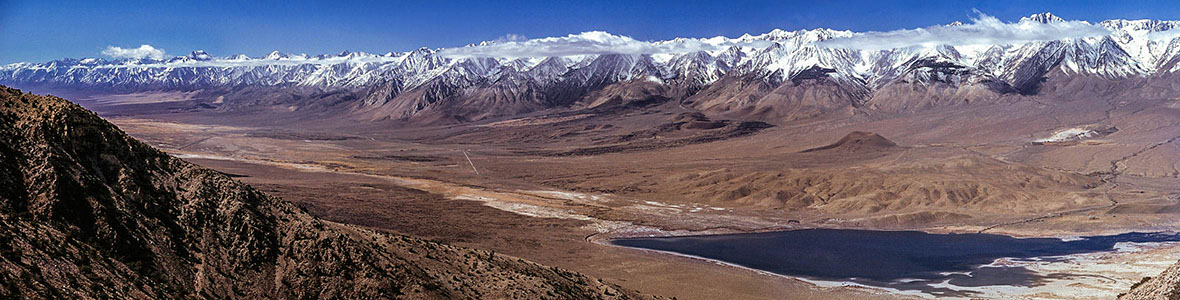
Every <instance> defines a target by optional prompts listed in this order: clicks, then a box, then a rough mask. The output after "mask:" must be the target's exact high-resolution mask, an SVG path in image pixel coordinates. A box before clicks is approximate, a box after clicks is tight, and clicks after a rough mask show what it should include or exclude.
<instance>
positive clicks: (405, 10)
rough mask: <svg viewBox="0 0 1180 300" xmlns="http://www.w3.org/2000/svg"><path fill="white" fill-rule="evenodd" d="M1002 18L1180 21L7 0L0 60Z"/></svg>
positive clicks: (868, 9)
mask: <svg viewBox="0 0 1180 300" xmlns="http://www.w3.org/2000/svg"><path fill="white" fill-rule="evenodd" d="M973 9H978V10H980V11H982V12H984V13H986V14H988V15H992V16H995V17H997V18H999V19H1000V20H1003V21H1014V20H1016V19H1019V18H1020V17H1021V16H1025V15H1029V14H1033V13H1037V12H1042V11H1052V12H1053V13H1055V14H1057V15H1059V16H1061V17H1063V18H1065V19H1069V20H1074V19H1076V20H1087V21H1099V20H1105V19H1112V18H1127V19H1141V18H1151V19H1180V6H1178V5H1175V4H1174V3H1171V2H1169V1H1137V2H1130V1H1127V2H1116V1H1044V2H1031V1H815V0H810V1H691V0H685V1H535V2H529V1H407V2H387V1H381V2H363V1H362V2H348V3H336V1H324V2H314V1H282V2H277V1H275V2H271V1H257V2H254V1H241V2H239V1H202V2H187V1H110V2H103V1H12V0H0V63H11V62H17V61H46V60H52V59H59V58H63V57H99V56H102V54H101V52H102V50H103V49H104V48H106V47H107V46H118V47H125V48H132V47H138V46H139V45H141V44H150V45H152V46H154V47H156V48H160V49H164V50H165V51H167V53H168V54H169V55H184V54H187V53H189V51H192V50H195V49H204V50H206V51H208V52H209V53H211V54H213V55H216V56H226V55H230V54H237V53H244V54H247V55H250V56H261V55H264V54H266V53H268V52H270V51H272V50H279V51H283V52H293V53H308V54H322V53H336V52H340V51H342V50H354V51H366V52H375V53H384V52H388V51H406V50H412V49H416V48H418V47H423V46H426V47H432V48H437V47H454V46H462V45H465V44H468V43H473V42H478V41H484V40H493V39H496V38H499V37H502V36H505V35H507V34H515V35H522V36H525V37H529V38H538V37H547V36H564V35H567V34H571V33H579V32H584V31H591V30H603V31H607V32H611V33H614V34H621V35H627V36H631V37H634V38H636V39H639V40H661V39H669V38H673V37H678V36H682V37H711V36H716V35H725V36H738V35H741V34H743V33H755V34H757V33H764V32H767V31H770V30H771V29H774V28H782V29H787V30H795V29H804V28H817V27H827V28H835V29H847V30H854V31H885V30H894V29H903V28H916V27H924V26H929V25H934V24H944V23H949V22H952V21H964V22H967V21H969V20H970V18H972V17H974V16H975V14H974V13H973Z"/></svg>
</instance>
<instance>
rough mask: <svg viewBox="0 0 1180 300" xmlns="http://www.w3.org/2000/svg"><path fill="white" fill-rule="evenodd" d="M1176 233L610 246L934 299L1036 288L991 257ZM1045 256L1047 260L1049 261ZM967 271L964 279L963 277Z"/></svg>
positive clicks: (855, 234) (801, 236) (866, 235)
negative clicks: (995, 288) (978, 290)
mask: <svg viewBox="0 0 1180 300" xmlns="http://www.w3.org/2000/svg"><path fill="white" fill-rule="evenodd" d="M1176 241H1180V234H1175V233H1138V232H1133V233H1124V234H1119V235H1109V236H1090V237H1083V238H1079V239H1074V240H1068V241H1065V240H1061V239H1056V238H1015V237H1010V236H1004V235H995V234H930V233H924V232H918V231H873V230H844V229H806V230H793V231H780V232H767V233H748V234H728V235H707V236H685V237H658V238H631V239H618V240H614V241H612V243H614V244H615V245H619V246H626V247H635V248H643V249H651V250H660V251H668V252H675V253H679V254H685V255H692V256H698V257H703V258H709V259H715V260H719V261H723V262H727V263H732V264H736V265H740V266H744V267H749V268H753V269H758V270H763V271H768V272H772V273H776V274H782V275H789V276H798V277H804V278H808V279H817V280H834V281H852V282H857V283H861V284H865V285H871V286H880V287H889V288H896V289H900V290H919V291H923V292H926V293H930V294H933V295H939V296H970V292H966V291H954V290H951V289H946V288H935V287H931V286H930V284H933V283H941V282H943V281H947V280H949V283H950V284H952V285H956V286H963V287H970V286H976V287H978V286H989V285H1013V286H1035V285H1038V284H1039V283H1040V282H1041V281H1042V280H1045V279H1046V276H1070V275H1069V274H1055V275H1038V274H1035V273H1034V272H1031V271H1030V270H1028V269H1025V268H1023V267H981V266H983V265H987V264H990V263H992V262H993V261H995V260H996V259H998V258H1013V259H1033V258H1037V259H1042V260H1044V259H1046V258H1047V257H1053V256H1062V255H1070V254H1080V253H1090V252H1100V251H1110V250H1113V249H1114V246H1115V244H1116V243H1119V242H1135V243H1143V242H1176ZM1048 259H1051V258H1048ZM965 272H970V274H969V275H967V274H963V273H965Z"/></svg>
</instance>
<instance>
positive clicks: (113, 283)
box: [0, 87, 643, 299]
mask: <svg viewBox="0 0 1180 300" xmlns="http://www.w3.org/2000/svg"><path fill="white" fill-rule="evenodd" d="M0 270H3V271H2V272H0V298H5V299H55V298H76V299H233V298H249V299H392V298H409V299H423V298H427V299H430V298H433V299H454V298H471V299H478V298H493V299H509V298H520V299H541V298H565V299H627V298H637V297H640V298H642V297H643V296H641V295H637V294H635V293H634V292H632V291H624V290H621V289H620V288H619V287H617V286H614V285H610V284H605V283H602V282H601V281H599V280H596V279H592V278H588V277H585V276H582V275H580V274H577V273H573V272H568V271H564V270H560V269H557V268H549V267H544V266H540V265H537V264H534V263H530V262H526V261H523V260H520V259H517V258H512V257H506V256H503V255H496V254H494V253H491V252H488V251H480V250H472V249H465V248H459V247H453V246H448V245H443V244H438V243H434V242H429V241H424V240H419V239H416V238H413V237H407V236H400V235H392V234H383V233H378V232H374V231H372V230H367V229H363V228H358V227H354V226H351V225H343V224H337V223H331V222H326V221H322V220H319V219H316V218H314V217H312V216H310V215H308V214H307V213H305V212H304V211H302V210H301V209H299V208H297V207H296V206H294V205H293V204H291V203H288V202H285V201H283V200H280V199H276V198H273V197H270V196H267V195H265V194H263V193H261V192H259V191H257V190H255V189H253V188H251V187H249V186H247V185H245V184H242V183H240V182H238V181H235V180H233V179H230V178H229V177H227V176H225V175H223V174H221V173H218V172H216V171H213V170H209V169H205V168H202V167H199V166H196V165H193V164H190V163H187V162H185V161H183V160H180V159H178V158H174V157H172V156H169V155H167V154H165V153H163V152H161V151H159V150H156V149H154V148H152V147H150V146H148V145H146V144H143V143H141V142H139V141H137V140H135V139H133V138H131V137H128V136H127V135H125V134H124V133H123V132H122V131H120V130H119V129H118V128H116V127H115V126H114V125H112V124H110V123H107V122H106V121H104V120H102V119H101V118H99V117H98V116H96V115H95V114H94V113H91V112H89V111H87V110H85V109H83V108H81V107H80V106H78V105H75V104H73V103H70V102H67V101H66V100H63V99H60V98H56V97H47V96H36V95H31V94H25V93H21V91H20V90H16V89H11V88H7V87H0Z"/></svg>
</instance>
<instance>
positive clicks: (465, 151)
mask: <svg viewBox="0 0 1180 300" xmlns="http://www.w3.org/2000/svg"><path fill="white" fill-rule="evenodd" d="M108 118H109V119H110V120H111V121H112V122H114V123H116V124H118V125H119V126H120V127H121V128H122V129H124V130H125V131H127V132H128V133H130V134H131V135H133V136H135V137H137V138H139V139H142V140H144V141H146V142H148V143H150V144H152V145H153V146H156V147H158V148H160V149H163V150H165V151H168V152H169V153H171V154H173V155H175V156H178V157H182V158H185V159H187V160H189V161H192V162H194V163H197V164H200V165H203V166H206V167H210V168H213V169H215V170H219V171H222V172H225V173H228V174H231V175H233V176H238V179H239V180H242V181H244V182H246V183H249V184H251V185H253V186H255V187H258V188H260V189H262V190H264V191H266V192H268V193H269V194H272V195H276V196H279V197H282V198H284V199H286V200H289V201H292V202H295V203H297V204H299V205H300V206H302V207H304V208H306V209H307V210H308V211H309V212H311V213H312V214H314V215H317V216H320V217H323V218H325V219H328V220H332V221H338V222H343V223H351V224H357V225H362V226H366V227H371V228H376V229H381V230H388V231H392V232H399V233H406V234H411V235H415V236H419V237H424V238H428V239H433V240H438V241H443V242H447V243H452V244H456V245H461V246H468V247H474V248H480V249H488V250H494V251H498V252H502V253H506V254H510V255H513V256H518V257H523V258H526V259H530V260H533V261H537V262H539V263H542V264H546V265H553V266H558V267H563V268H568V269H571V270H576V271H579V272H583V273H585V274H588V275H591V276H595V277H600V278H604V279H608V280H611V281H614V282H616V283H618V284H620V285H623V286H625V287H628V288H634V289H638V290H640V291H643V292H645V293H651V294H657V295H665V296H674V297H677V298H678V299H715V298H719V297H727V298H735V297H736V298H746V299H770V298H783V297H788V298H817V299H818V298H839V299H886V298H897V297H905V296H904V295H900V294H895V293H889V292H885V291H882V290H878V289H869V288H862V287H855V286H845V285H844V284H840V283H836V284H834V285H833V284H832V283H827V284H820V285H816V284H813V283H809V282H805V281H802V280H798V279H793V278H788V277H783V276H772V275H767V274H765V273H762V272H756V271H752V270H748V269H743V268H737V267H733V266H728V265H724V264H718V263H714V262H708V261H702V260H698V259H692V258H684V257H679V256H672V255H667V254H660V253H653V252H648V251H641V250H635V249H628V248H622V247H615V246H610V245H608V244H606V243H604V242H603V241H605V240H608V239H610V238H615V237H627V236H653V235H655V236H658V235H684V234H710V233H735V232H756V231H769V230H785V229H797V228H815V227H824V228H864V229H890V230H898V229H906V230H922V231H928V232H981V231H982V232H988V233H1001V234H1010V235H1016V236H1065V237H1068V236H1082V235H1095V234H1105V233H1117V232H1126V231H1166V230H1175V229H1176V228H1180V221H1178V220H1177V219H1175V218H1172V217H1170V216H1171V213H1169V212H1171V211H1174V210H1175V209H1176V208H1177V207H1180V204H1177V203H1176V198H1175V195H1176V192H1177V191H1176V189H1177V184H1176V183H1177V179H1176V178H1175V175H1172V174H1166V172H1165V174H1164V175H1163V176H1159V174H1156V173H1158V172H1157V171H1156V169H1153V168H1158V167H1159V166H1158V164H1156V163H1152V162H1151V161H1160V159H1161V158H1160V157H1162V159H1163V160H1165V161H1166V159H1167V157H1169V156H1168V155H1169V154H1168V153H1161V151H1162V149H1161V147H1160V145H1163V146H1165V147H1166V148H1167V149H1175V147H1176V146H1175V145H1174V142H1175V141H1174V140H1171V141H1170V142H1164V143H1162V144H1150V145H1148V146H1146V147H1140V146H1137V145H1120V143H1115V142H1105V143H1103V142H1091V143H1089V144H1077V145H1073V146H1064V147H1059V146H1036V145H1029V144H1028V143H1026V142H1019V141H1017V142H1013V141H1004V140H1003V139H1002V138H996V137H987V136H980V135H975V136H971V138H974V139H980V140H982V141H980V142H976V143H966V142H963V141H962V140H963V138H953V139H947V138H941V137H940V138H924V137H922V136H921V134H920V133H909V134H905V133H901V131H900V130H899V129H896V128H898V126H900V125H897V124H895V123H896V122H900V121H890V120H884V121H878V122H875V123H870V124H868V125H866V123H863V122H850V121H847V120H839V119H833V120H820V121H816V122H814V123H808V124H796V125H793V126H779V127H774V128H771V129H767V130H764V131H763V132H760V133H757V134H755V135H754V136H756V137H757V138H750V137H740V136H738V137H730V138H727V139H724V140H722V141H714V142H710V143H688V144H685V145H675V146H674V147H667V146H665V147H659V146H657V147H655V149H657V150H656V151H642V150H640V151H626V150H624V151H615V152H609V153H604V154H596V155H592V156H587V155H548V154H546V153H555V152H560V151H558V150H562V149H578V147H579V145H585V144H592V143H591V142H587V141H588V140H591V139H594V138H601V137H587V138H585V139H586V140H576V139H575V140H573V141H572V142H569V143H560V142H559V143H545V142H531V143H518V144H511V143H508V144H504V143H501V144H497V143H478V139H479V138H480V137H479V135H480V134H483V133H486V132H490V134H493V135H494V134H509V133H503V132H497V131H495V130H487V131H479V130H476V131H474V132H475V133H474V134H473V133H465V132H464V131H463V130H470V129H467V128H460V129H453V128H450V129H440V130H437V131H426V132H416V131H402V132H395V133H389V132H388V131H383V130H372V131H365V130H358V131H355V132H347V133H342V132H339V131H325V130H315V129H302V128H297V127H283V126H259V125H256V124H245V123H238V124H235V123H234V121H232V120H230V121H223V122H217V123H213V122H207V121H204V120H209V118H207V117H202V118H195V119H194V117H192V116H186V115H184V114H173V115H144V116H138V115H124V116H117V115H116V116H110V117H108ZM197 120H201V121H197ZM567 120H568V118H567ZM574 120H575V121H576V120H577V118H574ZM534 123H535V122H534ZM542 123H544V122H542ZM636 123H639V121H636ZM492 124H493V126H495V125H496V124H497V123H492ZM498 124H504V123H502V122H501V123H498ZM579 126H580V125H579ZM627 126H635V127H636V128H642V127H643V126H647V125H646V124H639V125H634V123H625V122H621V125H619V127H622V128H623V129H615V131H618V132H625V131H626V130H627V129H625V128H627ZM1045 127H1046V128H1049V129H1045V130H1041V131H1046V130H1051V128H1052V127H1051V126H1048V125H1046V126H1045ZM864 128H874V129H876V130H877V131H878V132H885V133H886V135H887V136H894V137H898V138H894V140H900V141H901V142H900V143H899V144H901V146H899V147H893V146H887V145H886V146H883V147H884V148H881V149H868V150H863V149H858V148H849V147H850V146H849V147H836V148H833V149H835V150H831V149H828V150H823V151H842V152H823V151H816V152H819V153H818V154H817V153H816V152H803V153H800V151H803V150H806V149H812V148H816V147H819V146H823V145H824V144H828V143H832V142H834V141H836V140H838V139H839V138H840V136H841V135H844V134H845V133H847V132H849V131H852V130H858V129H864ZM558 129H560V128H558ZM908 130H911V132H912V130H913V129H908ZM938 130H942V129H939V128H934V129H933V130H932V131H933V132H938ZM521 131H524V132H526V134H528V131H527V130H521ZM890 131H896V132H897V133H893V134H892V135H889V132H890ZM327 132H332V133H327ZM512 132H519V131H512ZM1147 132H1148V133H1149V134H1148V135H1146V137H1145V138H1144V139H1161V138H1152V137H1151V135H1150V133H1151V132H1150V131H1147ZM609 134H610V133H606V134H601V135H603V136H609ZM1166 134H1168V133H1167V132H1165V133H1164V135H1166ZM948 135H951V136H962V135H956V134H948ZM1030 135H1032V134H1030ZM404 137H410V138H404ZM509 137H510V136H509ZM456 138H459V139H467V138H470V139H475V140H477V142H474V143H472V142H468V143H460V142H456V141H455V140H454V139H456ZM485 138H487V137H485ZM521 138H522V139H527V138H529V137H528V136H525V137H521ZM549 138H551V139H556V138H552V137H549ZM659 138H660V137H659V135H658V134H657V135H656V137H654V138H653V139H657V140H658V139H659ZM488 139H496V140H503V139H508V138H506V137H504V136H497V137H491V138H488ZM989 139H990V140H991V141H988V140H989ZM1162 139H1163V140H1167V138H1166V137H1164V138H1162ZM924 140H938V141H942V142H939V143H932V142H924ZM948 140H949V141H948ZM956 140H958V141H956ZM625 145H629V144H625ZM1153 146H1154V147H1153ZM1071 147H1073V148H1080V149H1073V150H1071V151H1063V150H1062V149H1061V148H1071ZM547 151H548V152H547ZM1169 151H1172V150H1169ZM1055 152H1056V153H1055ZM538 153H539V154H538ZM1079 155H1080V156H1089V158H1087V159H1086V161H1085V162H1082V163H1078V162H1077V160H1073V159H1068V160H1067V159H1063V158H1061V157H1067V156H1079ZM1106 156H1118V157H1116V158H1114V159H1112V162H1110V163H1107V164H1102V163H1100V161H1103V160H1104V159H1105V157H1106ZM1152 156H1156V158H1154V160H1151V159H1149V158H1148V157H1152ZM1140 159H1148V160H1147V162H1145V163H1139V162H1136V160H1140ZM1016 160H1019V161H1021V163H1019V164H1018V163H1013V162H1012V161H1016ZM1111 165H1115V168H1116V172H1113V173H1106V174H1102V173H1101V172H1103V171H1109V170H1110V169H1109V168H1110V167H1111ZM1104 168H1105V170H1104ZM782 170H788V171H782ZM477 172H478V173H477ZM1153 172H1154V173H1153ZM1088 173H1089V174H1088ZM801 174H803V175H801ZM807 174H820V176H818V177H809V175H807ZM948 174H950V176H952V177H953V176H961V177H960V178H948ZM768 178H769V179H768ZM898 178H904V179H907V180H911V181H900V182H899V181H897V179H898ZM988 178H991V179H988ZM996 178H999V179H996ZM1004 178H1019V180H1017V181H1016V182H1007V181H1004V180H1002V179H1004ZM792 180H793V181H808V182H809V183H808V184H807V186H828V187H832V186H835V187H838V188H830V189H828V190H827V191H832V193H833V194H831V195H829V197H831V199H811V198H807V197H799V195H792V194H791V193H797V191H795V190H792V188H793V187H790V186H785V187H784V186H776V185H775V184H776V183H775V182H781V181H792ZM862 181H868V182H870V183H871V185H872V186H868V187H858V186H857V183H858V182H862ZM978 182H982V184H979V183H978ZM759 184H761V185H759ZM920 185H941V186H930V187H925V186H923V187H922V188H921V189H918V191H920V192H922V193H927V194H930V193H939V195H938V196H937V197H928V198H927V199H928V200H926V201H928V202H927V203H908V202H906V201H900V202H892V203H887V204H884V205H883V206H882V205H880V204H875V201H896V200H894V199H891V198H896V197H897V195H901V197H903V198H904V197H905V196H907V195H910V194H912V193H915V192H914V189H915V188H914V186H920ZM1014 186H1019V187H1025V186H1029V187H1030V188H1028V189H1027V190H1029V192H1028V193H1027V194H1021V193H1005V192H1001V191H996V190H997V189H1006V188H1011V187H1014ZM1079 186H1080V187H1079ZM775 189H778V190H777V195H775V194H771V196H761V197H760V196H758V193H760V192H763V191H765V190H771V191H776V190H775ZM857 189H867V190H857ZM1011 189H1012V190H1022V189H1020V188H1011ZM850 190H851V191H853V192H849V191H850ZM875 190H885V191H889V193H892V195H894V196H893V197H885V196H882V195H880V194H879V193H877V192H876V191H875ZM827 191H822V192H814V191H811V192H813V194H821V195H822V194H823V193H826V192H827ZM835 193H851V194H847V195H845V196H843V197H845V198H847V199H852V200H854V201H849V200H843V201H845V202H838V201H837V200H838V199H836V198H840V197H841V195H836V194H835ZM973 193H974V194H973ZM987 193H995V195H987ZM980 194H983V195H980ZM1041 198H1044V199H1049V200H1046V201H1044V203H1031V204H1030V203H1025V202H1021V201H1026V199H1041ZM761 199H772V200H771V201H767V200H761ZM968 199H976V201H984V202H987V201H999V202H997V204H996V205H995V207H989V206H988V205H989V204H988V203H982V204H981V203H969V202H963V201H968ZM978 199H983V200H978ZM1013 199H1016V200H1015V201H1016V202H1012V201H1014V200H1013ZM799 201H803V202H802V203H803V204H802V205H800V204H799V203H797V202H799ZM829 201H831V202H829ZM1003 201H1008V202H1003ZM944 202H945V203H944ZM1152 251H1154V252H1151V253H1156V254H1152V255H1153V256H1152V257H1163V260H1167V259H1168V257H1169V256H1168V255H1170V254H1167V253H1172V254H1174V253H1176V252H1177V251H1180V248H1171V247H1163V248H1159V249H1154V250H1152ZM1158 253H1165V254H1162V255H1161V254H1158ZM1112 257H1113V256H1112ZM1111 260H1112V261H1115V260H1121V261H1129V260H1131V259H1129V258H1128V257H1127V256H1118V257H1117V258H1111ZM1157 260H1158V259H1157ZM1095 265H1096V266H1097V265H1099V264H1095ZM1164 267H1166V265H1160V266H1159V270H1155V269H1153V268H1152V267H1151V266H1147V267H1142V268H1139V269H1136V270H1137V271H1136V272H1131V273H1127V274H1123V275H1120V277H1118V279H1115V281H1116V282H1114V283H1109V282H1107V284H1108V285H1109V286H1108V287H1106V288H1104V289H1110V291H1109V292H1110V293H1111V294H1112V295H1113V294H1114V293H1117V292H1119V291H1120V289H1125V288H1126V287H1128V286H1130V284H1132V283H1134V282H1135V281H1137V279H1138V278H1136V277H1137V276H1150V275H1152V274H1154V273H1156V272H1159V271H1161V270H1162V269H1163V268H1164ZM1140 273H1142V274H1140ZM1054 284H1055V285H1056V284H1068V282H1067V283H1054ZM1030 292H1035V293H1041V292H1043V291H1040V290H1037V291H1030ZM1045 295H1046V294H1042V296H1045ZM1048 296H1049V298H1053V297H1055V296H1052V295H1051V294H1049V295H1048Z"/></svg>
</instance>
